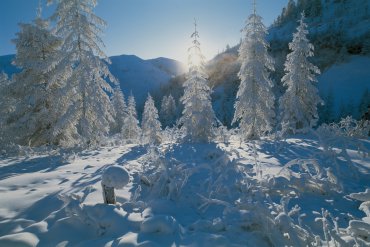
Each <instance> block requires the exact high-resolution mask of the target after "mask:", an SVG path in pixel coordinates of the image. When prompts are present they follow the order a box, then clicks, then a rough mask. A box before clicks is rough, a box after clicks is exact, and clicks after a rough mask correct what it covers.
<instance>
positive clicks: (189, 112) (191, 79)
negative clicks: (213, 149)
mask: <svg viewBox="0 0 370 247" xmlns="http://www.w3.org/2000/svg"><path fill="white" fill-rule="evenodd" d="M191 37H192V38H193V41H192V43H193V44H192V46H191V47H190V48H189V72H188V79H187V80H186V81H185V82H184V95H183V96H182V97H181V102H182V103H183V105H184V110H183V112H182V116H181V118H180V125H182V129H183V131H184V133H185V135H186V136H185V139H186V140H187V141H190V142H204V141H206V142H208V141H211V140H212V138H213V136H214V123H215V119H216V117H215V114H214V112H213V109H212V103H211V96H210V94H211V89H210V87H209V85H208V79H207V77H208V76H207V75H206V73H205V71H204V57H203V55H202V53H201V50H200V43H199V41H198V38H199V33H198V31H197V24H196V23H195V31H194V33H193V34H192V35H191Z"/></svg>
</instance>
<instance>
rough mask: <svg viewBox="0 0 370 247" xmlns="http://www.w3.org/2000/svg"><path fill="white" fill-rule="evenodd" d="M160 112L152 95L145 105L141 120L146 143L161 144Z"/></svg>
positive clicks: (143, 137)
mask: <svg viewBox="0 0 370 247" xmlns="http://www.w3.org/2000/svg"><path fill="white" fill-rule="evenodd" d="M158 118H159V116H158V110H157V108H156V107H155V105H154V101H153V99H152V97H151V96H150V94H149V95H148V98H147V99H146V102H145V105H144V112H143V117H142V119H141V133H142V139H143V142H144V143H160V142H161V139H162V137H161V130H162V129H161V123H160V122H159V120H158Z"/></svg>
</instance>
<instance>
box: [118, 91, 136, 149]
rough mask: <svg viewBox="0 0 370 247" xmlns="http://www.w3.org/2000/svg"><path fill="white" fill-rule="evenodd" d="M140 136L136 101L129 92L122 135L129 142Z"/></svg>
mask: <svg viewBox="0 0 370 247" xmlns="http://www.w3.org/2000/svg"><path fill="white" fill-rule="evenodd" d="M139 136H140V127H139V121H138V120H137V112H136V102H135V98H134V96H133V95H132V94H131V95H130V96H129V97H128V103H127V116H126V118H125V119H124V120H123V126H122V137H123V138H124V139H125V140H127V141H129V142H137V141H138V139H139Z"/></svg>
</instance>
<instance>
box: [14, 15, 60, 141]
mask: <svg viewBox="0 0 370 247" xmlns="http://www.w3.org/2000/svg"><path fill="white" fill-rule="evenodd" d="M40 16H41V9H40V11H39V16H38V17H37V18H36V19H35V20H34V21H33V23H30V24H23V23H21V24H20V29H21V30H20V32H19V33H17V37H16V38H15V39H14V40H13V42H14V43H15V45H16V49H17V54H16V57H15V60H14V63H15V65H16V66H17V67H19V68H21V69H22V71H21V72H20V73H18V74H16V75H15V76H14V79H13V82H12V84H11V87H10V88H9V90H8V93H9V95H8V96H10V97H12V98H13V99H14V101H15V105H14V111H13V112H12V113H10V114H9V117H8V119H7V122H8V124H9V132H10V134H11V135H12V136H13V138H12V139H13V141H15V143H17V144H20V145H31V146H38V145H44V144H54V143H53V142H52V130H53V127H54V126H55V124H56V121H57V118H58V116H59V114H58V111H57V110H56V109H55V105H56V99H57V98H58V96H57V90H60V84H59V79H60V78H59V77H58V74H57V71H56V66H57V65H58V63H59V58H58V57H59V56H61V53H60V52H59V47H60V45H61V40H60V39H59V38H57V37H56V36H55V35H53V34H52V33H51V32H50V31H49V23H48V22H47V21H45V20H42V19H41V17H40Z"/></svg>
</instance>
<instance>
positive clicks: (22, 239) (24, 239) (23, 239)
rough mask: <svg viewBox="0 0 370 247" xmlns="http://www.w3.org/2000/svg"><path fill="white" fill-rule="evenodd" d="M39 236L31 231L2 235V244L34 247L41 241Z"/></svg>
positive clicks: (0, 244)
mask: <svg viewBox="0 0 370 247" xmlns="http://www.w3.org/2000/svg"><path fill="white" fill-rule="evenodd" d="M39 241H40V240H39V238H38V237H37V236H36V235H34V234H32V233H29V232H21V233H16V234H10V235H6V236H3V237H0V246H12V247H34V246H37V244H38V243H39Z"/></svg>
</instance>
